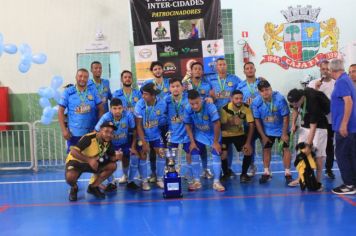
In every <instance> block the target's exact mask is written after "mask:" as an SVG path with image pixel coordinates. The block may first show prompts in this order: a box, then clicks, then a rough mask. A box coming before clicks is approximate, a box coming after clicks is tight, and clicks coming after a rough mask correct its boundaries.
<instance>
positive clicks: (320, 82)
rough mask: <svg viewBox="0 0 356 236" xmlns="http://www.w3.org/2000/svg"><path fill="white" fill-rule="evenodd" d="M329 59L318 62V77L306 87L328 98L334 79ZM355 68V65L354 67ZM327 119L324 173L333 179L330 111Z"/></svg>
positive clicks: (332, 136)
mask: <svg viewBox="0 0 356 236" xmlns="http://www.w3.org/2000/svg"><path fill="white" fill-rule="evenodd" d="M328 65H329V61H327V60H325V61H322V62H321V63H320V66H319V67H320V76H321V78H320V79H316V80H312V81H310V83H309V84H308V87H310V88H313V89H315V90H319V91H321V92H323V93H324V94H325V95H326V96H327V97H328V98H329V99H330V98H331V93H332V92H333V90H334V85H335V80H333V79H332V78H331V75H330V72H329V68H328ZM355 70H356V67H355ZM327 119H328V123H329V125H328V141H327V145H326V161H325V169H326V170H325V175H326V176H327V177H329V178H330V179H335V175H334V173H333V171H332V168H333V165H334V141H333V140H334V132H333V130H332V126H331V113H329V114H328V115H327Z"/></svg>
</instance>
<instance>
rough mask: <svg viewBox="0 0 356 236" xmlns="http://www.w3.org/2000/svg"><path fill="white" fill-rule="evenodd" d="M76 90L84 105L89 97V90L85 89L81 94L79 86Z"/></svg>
mask: <svg viewBox="0 0 356 236" xmlns="http://www.w3.org/2000/svg"><path fill="white" fill-rule="evenodd" d="M75 89H76V90H77V94H78V96H79V99H80V101H81V102H82V103H83V104H84V103H85V101H86V100H87V96H88V90H87V88H85V89H84V91H83V92H80V91H79V89H78V87H77V86H75Z"/></svg>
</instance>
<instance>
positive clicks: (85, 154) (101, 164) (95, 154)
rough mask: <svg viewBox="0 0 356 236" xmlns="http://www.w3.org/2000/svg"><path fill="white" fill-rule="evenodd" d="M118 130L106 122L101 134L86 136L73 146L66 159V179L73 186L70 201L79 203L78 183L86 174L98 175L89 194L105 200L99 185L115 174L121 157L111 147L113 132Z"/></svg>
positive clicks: (103, 124)
mask: <svg viewBox="0 0 356 236" xmlns="http://www.w3.org/2000/svg"><path fill="white" fill-rule="evenodd" d="M114 130H116V127H115V125H114V124H113V123H112V122H104V123H102V124H101V126H100V130H99V132H91V133H88V134H86V135H84V136H83V137H82V138H81V139H80V140H79V142H78V143H77V144H76V145H75V146H72V148H71V151H70V153H69V154H68V157H67V159H66V170H65V179H66V181H67V183H68V184H69V185H70V186H71V190H70V193H69V201H77V193H78V185H77V181H78V179H79V177H80V175H81V174H82V173H84V172H89V173H94V174H96V176H97V177H96V178H95V181H93V182H92V183H91V184H89V186H88V189H87V192H88V193H90V194H93V195H94V196H95V197H96V198H99V199H103V198H105V194H104V193H102V192H101V191H100V189H99V185H100V184H101V183H102V182H103V181H104V180H105V179H107V178H108V177H109V176H111V175H112V173H114V171H115V170H116V161H118V160H119V156H117V155H115V150H114V148H113V147H112V145H111V139H112V136H113V131H114Z"/></svg>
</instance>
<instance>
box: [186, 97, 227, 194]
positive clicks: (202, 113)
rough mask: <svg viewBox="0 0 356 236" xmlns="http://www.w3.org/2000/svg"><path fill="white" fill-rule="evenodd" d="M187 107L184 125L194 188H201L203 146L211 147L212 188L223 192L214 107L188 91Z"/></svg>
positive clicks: (219, 126)
mask: <svg viewBox="0 0 356 236" xmlns="http://www.w3.org/2000/svg"><path fill="white" fill-rule="evenodd" d="M188 100H189V106H187V107H186V109H185V115H184V123H185V127H186V130H187V133H188V136H189V139H190V147H189V150H190V153H191V155H192V168H193V176H194V181H195V182H196V185H195V188H196V189H199V188H201V183H200V179H199V158H200V156H201V153H202V152H203V150H204V149H205V145H208V146H211V147H212V152H211V155H212V159H213V170H214V184H213V188H214V189H215V190H216V191H219V192H223V191H225V187H224V186H223V185H222V184H221V183H220V180H219V178H220V174H221V156H220V155H221V145H220V141H221V125H220V120H219V113H218V111H217V109H216V106H215V105H214V104H212V103H207V102H206V101H204V100H203V99H202V98H201V96H200V94H199V92H198V91H196V90H190V91H188Z"/></svg>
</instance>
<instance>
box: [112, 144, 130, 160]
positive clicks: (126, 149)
mask: <svg viewBox="0 0 356 236" xmlns="http://www.w3.org/2000/svg"><path fill="white" fill-rule="evenodd" d="M114 149H115V151H118V150H120V149H121V151H122V152H123V154H124V156H125V157H130V146H128V145H118V146H115V145H114Z"/></svg>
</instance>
